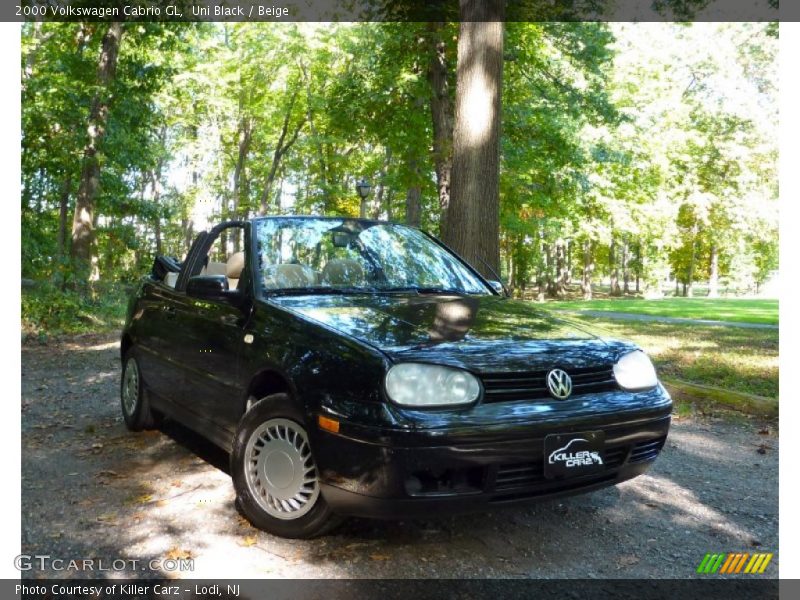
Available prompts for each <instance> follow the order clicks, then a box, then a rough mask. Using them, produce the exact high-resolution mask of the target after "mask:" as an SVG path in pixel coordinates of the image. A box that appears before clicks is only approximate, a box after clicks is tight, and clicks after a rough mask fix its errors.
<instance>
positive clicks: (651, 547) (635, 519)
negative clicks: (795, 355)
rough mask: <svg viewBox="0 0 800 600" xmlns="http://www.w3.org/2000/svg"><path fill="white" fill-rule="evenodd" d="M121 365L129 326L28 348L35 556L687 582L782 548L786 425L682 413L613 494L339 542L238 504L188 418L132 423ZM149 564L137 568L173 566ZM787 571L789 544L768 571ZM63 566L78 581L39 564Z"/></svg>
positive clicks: (315, 572) (234, 570) (200, 572)
mask: <svg viewBox="0 0 800 600" xmlns="http://www.w3.org/2000/svg"><path fill="white" fill-rule="evenodd" d="M119 367H120V365H119V348H118V344H117V342H116V338H115V337H114V336H82V337H76V338H70V339H67V340H63V341H60V342H51V343H50V344H49V345H48V346H25V347H23V350H22V474H23V481H22V505H23V513H22V552H23V553H24V554H31V555H34V554H47V555H50V556H52V557H54V558H63V559H67V560H69V559H95V560H97V559H102V560H103V561H104V562H105V563H106V564H110V563H111V561H112V560H115V559H137V560H139V561H141V562H140V563H137V564H138V565H141V564H147V561H149V560H151V559H161V560H163V559H165V558H186V557H188V558H192V559H194V570H193V571H191V572H183V573H170V574H168V575H169V576H179V577H180V576H183V577H203V578H216V577H228V578H231V577H272V578H282V577H286V578H321V579H326V578H343V577H357V578H360V577H419V578H428V577H452V578H474V577H487V578H494V577H608V578H627V577H637V578H638V577H667V578H672V577H675V578H683V577H691V576H692V575H693V574H694V570H695V568H696V567H697V565H698V563H699V562H700V560H701V559H702V557H703V555H704V554H705V553H706V552H728V551H731V552H733V551H743V552H758V551H761V552H777V544H778V436H777V431H776V430H775V424H772V423H769V424H768V423H761V422H755V421H750V420H747V419H745V418H744V417H740V418H731V417H725V418H717V417H712V416H704V417H699V416H694V417H682V418H678V417H676V418H675V420H674V421H673V429H672V432H671V433H670V437H669V438H668V440H667V446H666V448H665V450H664V452H663V454H662V456H661V457H660V458H659V460H658V461H656V464H655V465H654V467H653V468H652V469H651V470H650V472H649V473H648V474H646V475H644V476H641V477H639V478H637V479H634V480H631V481H628V482H626V483H623V484H621V485H619V486H617V487H614V488H611V489H605V490H602V491H599V492H595V493H592V494H589V495H583V496H577V497H572V498H568V499H561V500H553V501H545V502H541V503H539V504H534V505H530V506H527V507H521V508H510V509H501V510H497V511H495V512H492V513H488V514H478V515H468V516H461V517H451V518H442V519H436V520H429V521H402V522H383V521H369V520H360V519H351V520H349V521H347V522H346V523H345V524H344V525H343V526H342V527H341V528H340V529H338V530H337V531H336V532H335V533H333V534H331V535H329V536H327V537H324V538H321V539H316V540H310V541H290V540H283V539H280V538H275V537H273V536H271V535H268V534H266V533H263V532H260V531H258V530H256V529H254V528H252V527H251V526H250V525H249V524H248V523H247V522H246V521H245V520H244V519H242V518H241V517H240V516H239V515H238V513H237V512H236V510H235V508H234V504H233V498H234V496H233V488H232V485H231V482H230V479H229V477H228V475H227V474H226V469H227V457H226V455H225V454H224V453H222V452H221V451H219V450H217V449H216V448H215V447H213V446H211V445H210V444H208V443H205V442H204V441H203V440H201V439H199V438H198V437H197V436H196V435H194V434H192V433H191V432H189V431H187V430H186V429H184V428H182V427H180V426H178V425H175V424H169V423H168V424H167V425H165V427H164V429H163V430H162V431H157V432H148V433H143V434H132V433H129V432H128V431H127V430H126V429H125V427H124V425H123V423H122V418H121V416H120V411H119V406H118V403H119V401H118V385H119V370H120V369H119ZM95 564H97V563H95ZM149 566H151V565H148V567H149ZM143 568H144V569H146V568H147V567H141V566H137V571H131V572H127V573H126V574H127V575H129V576H133V577H136V576H150V577H152V576H154V575H158V574H164V573H163V572H156V573H154V572H152V571H147V570H141V569H143ZM777 570H778V557H777V555H776V557H775V558H774V559H773V561H772V563H771V566H770V567H769V570H768V573H771V574H772V576H777ZM83 574H84V575H87V576H91V575H92V573H90V572H86V571H84V572H83ZM65 575H68V576H81V574H80V573H75V572H64V571H54V570H50V569H45V570H33V571H28V572H26V574H25V576H26V577H54V576H61V577H63V576H65Z"/></svg>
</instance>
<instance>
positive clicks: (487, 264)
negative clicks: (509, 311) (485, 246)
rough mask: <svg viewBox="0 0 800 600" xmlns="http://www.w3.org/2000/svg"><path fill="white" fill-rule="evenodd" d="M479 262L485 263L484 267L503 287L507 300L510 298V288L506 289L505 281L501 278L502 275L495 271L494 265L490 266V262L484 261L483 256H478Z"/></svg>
mask: <svg viewBox="0 0 800 600" xmlns="http://www.w3.org/2000/svg"><path fill="white" fill-rule="evenodd" d="M478 260H480V261H481V262H482V263H483V266H484V267H486V268H487V269H489V271H491V273H492V275H494V277H495V281H497V282H498V283H499V284H500V285H501V286H503V294H505V296H506V298H508V297H510V294H509V293H508V288H507V287H506V284H505V283H503V280H502V279H501V278H500V275H498V274H497V271H495V270H494V269H493V268H492V265H490V264H489V263H488V262H486V261H485V260H483V257H482V256H478Z"/></svg>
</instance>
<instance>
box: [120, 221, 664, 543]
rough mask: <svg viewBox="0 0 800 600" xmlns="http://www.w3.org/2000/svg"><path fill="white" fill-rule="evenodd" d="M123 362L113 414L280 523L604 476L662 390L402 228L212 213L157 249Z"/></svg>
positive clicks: (400, 511) (597, 480)
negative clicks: (189, 450)
mask: <svg viewBox="0 0 800 600" xmlns="http://www.w3.org/2000/svg"><path fill="white" fill-rule="evenodd" d="M235 236H239V239H240V243H239V248H241V250H240V251H237V252H230V254H228V253H227V252H225V248H226V247H229V246H232V244H231V240H232V239H233V238H234V237H235ZM232 249H233V248H231V250H232ZM122 364H123V371H122V385H121V397H122V411H123V415H124V417H125V422H126V424H127V425H128V427H129V428H130V429H133V430H140V429H143V428H146V427H152V426H154V425H155V424H156V423H157V421H158V419H160V418H162V417H164V416H168V417H170V418H172V419H174V420H177V421H179V422H180V423H183V424H184V425H186V426H187V427H189V428H191V429H193V430H195V431H196V432H198V433H199V434H201V435H202V436H204V437H206V438H208V439H209V440H211V441H212V442H214V443H215V444H217V445H219V446H221V447H222V448H224V449H225V450H227V451H228V452H229V453H230V468H231V475H232V478H233V484H234V487H235V489H236V495H237V502H238V504H239V507H240V510H241V511H242V512H243V513H244V514H245V515H246V516H247V518H248V519H249V520H250V521H251V522H252V523H253V524H254V525H256V526H257V527H260V528H262V529H264V530H266V531H269V532H272V533H275V534H278V535H282V536H287V537H311V536H314V535H319V534H321V533H323V532H324V531H327V530H328V529H329V528H330V527H332V525H333V524H334V523H336V522H337V520H338V517H340V516H343V515H358V516H368V517H384V518H399V517H410V516H414V515H424V516H431V515H433V514H436V513H438V514H452V513H454V512H460V511H472V510H491V509H493V508H494V507H499V506H503V505H509V504H514V503H520V502H528V501H532V500H535V499H541V498H551V497H554V496H559V495H565V494H575V493H580V492H587V491H590V490H595V489H598V488H601V487H603V486H608V485H613V484H616V483H619V482H621V481H624V480H626V479H630V478H631V477H635V476H637V475H639V474H641V473H643V472H644V471H645V470H646V469H647V468H648V467H649V466H650V465H651V464H652V462H653V460H654V459H655V458H656V456H657V455H658V453H659V451H660V450H661V448H662V447H663V445H664V441H665V439H666V436H667V431H668V429H669V424H670V412H671V405H672V403H671V400H670V397H669V395H668V394H667V392H666V391H665V390H664V388H663V387H662V386H661V385H660V383H659V382H658V379H657V377H656V372H655V370H654V368H653V365H652V363H651V362H650V359H649V358H648V357H647V356H646V355H645V353H644V352H642V351H641V350H640V349H639V348H637V347H636V346H635V345H633V344H631V343H629V342H624V341H617V340H612V339H607V338H601V337H598V336H596V335H593V334H592V333H590V332H587V331H586V330H584V329H582V328H581V327H580V326H577V325H575V324H572V323H569V322H566V321H564V320H562V319H558V318H555V317H553V316H551V315H550V314H549V313H547V312H545V311H542V310H539V309H537V308H536V307H535V306H534V305H532V304H530V303H527V302H522V301H517V300H512V299H509V298H507V297H505V295H504V294H503V292H502V287H501V286H500V285H499V284H498V283H497V282H494V281H487V280H485V279H484V278H483V277H481V275H480V274H479V273H478V271H476V269H474V268H473V267H471V266H470V265H469V264H467V263H466V262H465V261H464V260H462V259H461V258H460V257H459V256H457V255H456V254H454V253H453V252H451V251H450V250H449V249H448V248H446V247H445V246H444V245H443V244H441V243H440V242H439V241H437V240H436V239H435V238H433V237H432V236H429V235H428V234H426V233H424V232H422V231H420V230H418V229H415V228H411V227H407V226H404V225H399V224H393V223H386V222H379V221H369V220H362V219H349V218H317V217H266V218H258V219H253V220H249V221H236V222H226V223H223V224H221V225H219V226H217V227H215V228H214V229H212V230H211V231H210V232H207V233H206V232H204V233H201V234H200V235H199V236H198V238H197V239H196V240H195V241H194V244H193V246H192V248H191V250H190V252H189V254H188V256H187V257H186V259H185V260H184V261H183V262H182V263H178V262H177V261H176V260H175V259H170V258H167V257H158V258H157V259H156V262H155V264H154V267H153V272H152V273H151V275H150V276H149V277H148V278H146V279H145V280H144V281H143V282H142V284H141V285H140V286H139V288H138V291H137V292H136V293H135V295H134V297H133V298H132V299H131V301H130V305H129V309H128V315H127V320H126V324H125V327H124V330H123V333H122Z"/></svg>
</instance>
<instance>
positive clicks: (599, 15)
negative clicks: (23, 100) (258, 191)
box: [0, 0, 800, 23]
mask: <svg viewBox="0 0 800 600" xmlns="http://www.w3.org/2000/svg"><path fill="white" fill-rule="evenodd" d="M461 1H466V2H470V1H471V2H489V1H491V0H461ZM500 1H503V2H504V3H505V6H504V17H503V20H505V21H508V22H531V21H538V22H545V21H643V22H647V21H652V22H656V21H664V22H668V21H714V22H719V21H737V22H738V21H798V20H800V2H797V1H796V0H788V4H787V0H784V7H783V8H781V7H780V6H779V2H780V0H500ZM487 12H493V11H487ZM120 20H126V21H219V22H245V21H251V22H272V23H274V22H280V21H309V22H328V21H350V22H356V21H396V22H402V21H408V22H410V21H415V22H433V21H436V22H439V21H452V22H456V21H458V20H459V0H112V1H110V2H109V1H107V0H105V1H104V0H4V1H3V2H0V21H16V22H23V21H120ZM487 20H492V19H490V18H487Z"/></svg>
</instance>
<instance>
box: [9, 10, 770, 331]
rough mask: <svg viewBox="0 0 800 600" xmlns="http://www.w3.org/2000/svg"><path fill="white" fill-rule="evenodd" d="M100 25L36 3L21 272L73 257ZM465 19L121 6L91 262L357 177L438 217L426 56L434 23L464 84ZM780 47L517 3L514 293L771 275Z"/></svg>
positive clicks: (511, 153) (759, 34)
mask: <svg viewBox="0 0 800 600" xmlns="http://www.w3.org/2000/svg"><path fill="white" fill-rule="evenodd" d="M668 4H669V5H670V7H672V8H671V9H674V6H672V4H671V3H668ZM689 4H691V3H689ZM689 4H687V6H688V5H689ZM665 6H666V5H665ZM681 10H682V9H681ZM103 31H104V29H103V27H102V26H101V24H96V23H26V24H24V25H23V34H22V130H23V139H22V181H21V184H22V185H21V187H22V193H21V209H22V211H21V212H22V215H21V226H22V234H23V235H22V240H23V241H22V256H23V262H22V275H23V276H24V277H26V278H31V279H34V280H37V281H43V282H51V283H52V284H53V285H57V286H59V287H60V286H61V285H62V284H63V283H66V284H70V283H72V282H73V279H74V274H73V270H72V266H71V265H70V263H69V260H68V258H67V257H68V256H69V241H70V230H71V222H72V217H73V212H74V207H75V198H76V194H77V190H78V184H79V181H80V174H81V167H82V164H83V151H84V147H85V145H86V143H87V139H88V135H87V119H88V115H89V112H90V106H91V102H92V98H93V97H94V95H95V93H96V92H97V66H98V64H97V63H98V57H99V53H100V44H101V38H102V35H103ZM457 36H458V25H457V24H455V23H447V24H442V25H436V24H428V23H338V24H316V23H274V24H209V23H205V24H201V23H135V22H127V23H125V24H124V34H123V38H122V43H121V49H120V55H119V61H118V65H117V73H116V77H115V79H114V82H113V85H112V89H111V92H112V93H111V102H110V104H109V114H108V127H107V133H106V136H105V139H104V140H103V144H102V148H100V153H99V159H100V166H101V170H100V173H101V177H100V194H99V197H98V199H97V203H96V204H97V205H96V207H95V233H96V242H95V246H94V248H93V256H94V257H95V261H94V273H93V280H95V282H97V281H99V282H100V283H105V282H132V281H135V280H136V279H137V278H138V277H139V276H141V274H142V273H144V272H145V271H146V269H147V268H148V267H149V265H150V264H151V262H152V259H153V255H154V254H156V253H157V252H161V253H167V254H171V255H176V256H181V255H182V254H184V253H185V252H186V250H187V249H188V246H189V244H190V242H191V240H192V238H193V236H194V234H195V232H196V231H198V230H201V229H205V228H207V227H208V226H210V225H212V224H214V223H216V222H219V221H220V220H223V219H228V218H245V217H249V216H253V215H256V214H262V213H263V214H277V213H289V212H291V213H317V214H346V215H358V214H359V211H360V209H361V206H360V201H359V198H358V197H357V195H356V193H355V189H354V186H355V183H356V181H357V180H359V179H361V178H362V177H364V178H367V179H368V180H369V181H370V182H371V183H372V184H373V195H372V197H371V198H370V199H369V200H368V201H367V203H366V206H365V207H364V208H365V209H366V214H367V216H371V217H380V218H388V219H394V220H403V219H404V218H406V197H407V196H410V197H411V196H413V195H414V193H415V192H416V191H417V190H418V191H419V193H420V196H421V201H420V209H421V210H420V214H421V223H422V226H423V228H425V229H428V230H431V231H434V232H435V231H437V230H438V228H439V223H440V214H439V213H440V206H439V199H438V197H437V186H436V175H435V157H434V155H433V124H432V114H431V94H432V88H431V84H430V82H429V67H430V64H431V58H432V53H433V52H434V48H435V42H436V41H437V40H441V41H442V42H443V44H444V48H443V49H444V54H445V56H446V58H447V65H446V66H447V79H448V82H449V90H450V91H449V94H450V96H449V97H447V98H445V99H444V100H446V101H447V102H449V103H450V104H452V103H453V100H454V95H455V93H456V92H455V90H456V89H457V85H456V83H457V82H456V58H455V57H456V44H457ZM776 57H777V39H776V30H775V27H774V26H773V25H771V24H759V23H742V24H736V23H722V24H714V23H696V24H688V25H686V24H684V25H680V24H671V23H664V24H618V23H612V24H606V23H568V22H563V23H560V22H546V21H543V22H538V23H533V22H532V23H515V22H512V23H507V24H506V36H505V49H504V58H505V63H504V79H503V103H502V111H503V112H502V139H501V167H500V168H501V173H500V182H501V184H500V185H501V189H500V194H501V202H500V217H501V232H500V235H501V240H500V241H501V254H502V259H503V260H502V265H503V271H504V273H503V274H504V276H506V277H507V278H508V280H509V282H510V283H511V285H512V287H513V288H514V289H515V291H516V293H517V294H520V295H522V294H524V293H528V294H530V290H531V288H536V290H537V292H538V293H539V294H540V295H544V294H551V295H560V294H562V293H563V290H564V286H565V285H566V283H567V282H569V281H570V280H575V279H581V278H582V277H583V276H584V273H585V274H586V277H587V278H588V282H591V281H594V282H595V283H596V282H597V281H598V280H600V279H603V278H610V277H617V278H619V280H620V281H621V282H623V281H625V280H627V281H628V282H629V284H630V286H632V285H633V280H634V279H635V278H638V279H639V280H640V283H641V286H642V290H641V291H643V292H647V293H655V294H658V293H659V292H660V290H661V288H662V286H668V285H672V283H673V282H674V281H675V280H677V281H685V282H687V283H689V281H688V280H689V279H692V280H694V281H696V280H703V279H705V278H707V277H708V276H709V274H710V271H711V264H710V263H711V256H712V254H714V255H715V256H716V257H717V266H718V275H719V278H720V282H721V285H731V286H732V287H741V288H747V287H749V288H750V289H751V290H752V291H755V289H756V286H760V285H761V284H763V283H764V282H765V281H766V280H767V279H768V278H769V276H770V275H771V273H772V272H773V271H774V270H776V269H777V266H778V265H777V207H776V205H777V203H776V202H775V200H776V198H777V193H778V190H777V166H776V165H777V147H776V137H777V136H776V131H777V122H778V120H777V108H776V107H777V102H776V94H777V89H778V88H777V74H776V62H777V61H776ZM62 209H63V210H62ZM62 214H63V216H64V217H66V218H65V219H64V220H63V223H64V224H65V227H62V218H61V217H62ZM612 248H613V251H612ZM231 249H234V248H233V247H231V248H229V250H231ZM56 302H57V301H56ZM65 302H66V300H65ZM71 306H72V308H71V310H77V308H76V307H75V306H74V305H71ZM56 325H57V324H56Z"/></svg>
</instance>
